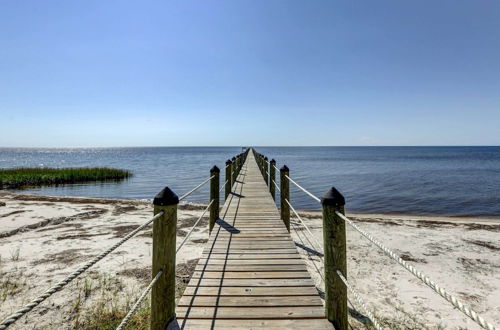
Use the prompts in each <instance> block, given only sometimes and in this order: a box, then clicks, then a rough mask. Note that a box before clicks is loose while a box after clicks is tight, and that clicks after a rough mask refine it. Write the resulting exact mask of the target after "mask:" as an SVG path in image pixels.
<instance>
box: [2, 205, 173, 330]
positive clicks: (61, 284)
mask: <svg viewBox="0 0 500 330" xmlns="http://www.w3.org/2000/svg"><path fill="white" fill-rule="evenodd" d="M163 214H164V211H160V212H158V214H157V215H155V216H154V217H153V218H151V219H150V220H148V221H146V222H145V223H143V224H142V225H140V226H139V227H137V228H136V229H134V230H133V231H131V232H130V233H129V234H128V235H127V236H125V237H124V238H122V239H121V240H120V241H118V242H117V243H115V244H113V245H112V246H111V247H109V248H108V249H106V250H105V251H104V252H102V253H101V254H99V255H98V256H96V257H95V258H93V259H92V260H90V261H88V262H87V263H85V264H84V265H82V266H80V267H78V268H77V269H76V270H75V271H74V272H72V273H71V274H69V275H68V276H67V277H66V278H65V279H63V280H62V281H60V282H59V283H57V284H56V285H54V286H53V287H51V288H50V289H48V290H47V291H45V292H44V293H43V294H41V295H40V296H38V297H37V298H36V299H34V300H32V301H31V302H30V303H29V304H27V305H25V306H23V307H22V308H21V309H19V310H17V311H16V312H15V313H13V314H12V315H10V316H9V317H7V318H6V319H5V320H3V321H2V323H0V330H4V329H7V327H8V326H10V325H11V324H12V323H14V322H16V321H17V320H18V319H19V318H20V317H21V316H23V315H24V314H26V313H28V312H29V311H31V310H32V309H33V308H35V307H36V306H38V305H39V304H40V303H41V302H42V301H44V300H45V299H47V298H48V297H50V296H51V295H52V294H54V293H56V292H58V291H60V290H61V289H62V288H63V287H64V286H66V285H67V284H68V283H69V282H71V281H72V280H74V279H75V278H76V277H77V276H78V275H80V274H81V273H83V272H84V271H86V270H87V269H89V268H90V267H91V266H93V265H95V264H96V263H97V262H98V261H99V260H101V259H103V258H104V257H106V256H107V255H108V254H110V253H111V252H113V251H114V250H115V249H116V248H117V247H119V246H120V245H122V244H123V243H125V242H126V241H128V240H129V239H130V238H132V237H133V236H134V235H135V234H137V233H138V232H139V231H140V230H142V229H144V228H145V227H146V226H147V225H149V224H150V223H151V222H153V221H154V220H156V219H158V218H159V217H161V216H162V215H163Z"/></svg>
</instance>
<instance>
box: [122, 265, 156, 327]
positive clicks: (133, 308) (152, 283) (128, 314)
mask: <svg viewBox="0 0 500 330" xmlns="http://www.w3.org/2000/svg"><path fill="white" fill-rule="evenodd" d="M161 274H163V271H162V270H160V271H159V272H158V274H156V276H155V278H153V280H152V281H151V283H149V285H148V287H147V288H146V289H145V290H144V292H143V293H142V294H141V296H140V297H139V299H137V301H136V302H135V304H134V306H132V308H131V309H130V311H129V312H128V313H127V315H126V316H125V317H124V318H123V320H122V321H121V323H120V325H118V327H116V330H122V329H123V328H124V327H125V326H126V325H127V323H128V321H130V318H131V317H132V315H134V314H135V312H136V311H137V309H138V308H139V306H140V305H141V303H142V301H143V300H144V298H146V295H147V294H148V293H149V291H151V289H152V288H153V285H154V284H155V283H156V281H158V279H159V278H160V276H161Z"/></svg>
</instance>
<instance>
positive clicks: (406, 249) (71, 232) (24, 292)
mask: <svg viewBox="0 0 500 330" xmlns="http://www.w3.org/2000/svg"><path fill="white" fill-rule="evenodd" d="M203 209H204V206H203V205H196V204H182V205H180V207H179V225H178V232H177V234H178V241H180V240H181V239H182V238H183V237H184V236H185V235H186V233H187V231H188V230H189V229H190V228H191V226H192V225H193V223H194V221H196V219H197V218H198V217H199V216H200V215H201V212H202V210H203ZM347 214H348V215H349V216H350V217H351V218H352V219H353V220H355V221H356V222H357V223H358V225H359V226H361V227H362V228H363V229H365V230H366V231H369V232H370V233H372V234H373V235H374V236H376V237H377V238H378V239H379V240H380V241H382V242H384V243H385V244H386V245H387V246H388V247H389V248H391V249H393V250H395V251H396V252H397V253H399V254H400V255H401V256H402V257H403V259H404V260H407V261H408V262H410V263H411V264H413V265H414V266H415V267H417V269H419V270H421V271H422V272H424V273H425V274H427V275H428V276H429V277H430V278H431V279H433V280H434V281H435V282H436V283H438V284H439V285H441V286H443V287H444V288H445V289H446V290H448V291H449V292H450V293H452V294H453V295H455V296H456V297H457V298H459V299H461V300H462V301H463V302H464V303H466V304H468V305H469V306H471V307H472V308H473V309H474V310H475V311H476V312H478V313H479V314H481V315H482V316H483V317H484V318H486V319H487V320H489V321H490V322H492V323H494V324H498V323H499V322H500V304H499V302H500V271H499V270H500V243H499V242H500V240H499V235H500V220H499V219H485V218H480V219H477V218H465V217H460V218H456V217H430V216H405V215H376V214H350V213H347ZM300 215H301V216H302V217H303V219H304V221H306V223H307V224H308V225H309V227H310V228H311V230H312V232H313V234H314V235H315V237H316V240H318V241H319V242H322V230H321V221H322V220H321V213H320V212H317V211H303V212H300ZM151 216H152V206H151V205H150V204H149V203H146V202H139V201H127V200H102V199H93V198H73V197H71V198H70V197H48V196H34V195H22V194H11V193H1V194H0V256H1V259H0V319H3V318H5V317H6V316H7V315H8V314H10V313H11V312H13V311H15V310H16V309H17V308H19V307H20V306H22V305H23V304H25V303H27V302H29V301H30V300H31V299H32V298H34V297H35V296H37V295H38V294H40V293H42V292H43V291H44V290H46V289H47V288H48V287H50V286H51V285H53V284H54V283H56V282H57V281H58V280H60V279H62V278H64V277H65V276H66V275H67V274H69V273H70V272H71V271H72V270H73V269H75V268H76V267H78V265H79V264H81V263H83V262H85V261H87V260H89V259H90V258H91V257H93V256H95V255H97V254H98V253H99V252H101V251H102V250H103V249H105V248H107V247H108V246H110V245H112V244H113V243H115V242H117V241H118V240H119V239H120V238H122V237H124V236H125V235H126V234H127V233H128V232H130V231H131V230H133V229H135V228H136V227H137V226H138V225H140V224H142V223H143V222H145V221H146V220H148V219H149V218H151ZM295 220H296V219H292V221H294V223H295V222H296V221H295ZM293 227H294V230H292V235H293V237H294V240H295V241H296V243H297V248H298V250H299V251H300V253H301V254H302V255H303V256H304V259H305V260H306V262H307V265H308V268H309V270H310V273H311V275H312V276H313V277H314V279H315V280H316V284H317V286H318V289H319V290H320V291H321V289H322V287H323V283H322V281H321V278H320V276H319V275H318V272H317V270H319V271H321V270H322V267H321V262H320V260H321V259H320V257H319V256H317V255H316V254H317V253H315V252H314V251H311V250H310V249H306V247H307V248H311V247H313V248H316V250H320V248H318V247H317V246H316V245H317V244H316V242H315V241H314V240H311V239H309V238H308V236H306V235H305V233H306V232H305V231H304V230H303V228H302V227H297V226H296V225H295V226H293ZM207 236H208V230H207V221H206V220H205V221H203V222H202V223H201V225H200V226H199V227H198V228H197V229H196V230H195V231H194V233H193V235H192V236H191V238H190V240H189V242H188V243H187V244H186V245H185V247H184V248H183V249H182V250H181V251H180V252H179V254H178V255H177V264H178V272H177V273H178V274H177V277H178V287H179V289H178V291H179V292H178V294H179V295H180V294H181V292H182V290H183V284H184V283H186V282H187V281H188V279H189V276H190V273H191V272H192V270H193V267H194V265H195V264H196V262H197V258H199V256H200V254H201V252H202V250H203V247H204V245H205V242H206V240H207V238H208V237H207ZM347 237H348V279H349V281H350V282H351V283H352V284H353V286H354V287H355V288H356V290H357V291H358V292H359V293H360V295H361V296H362V297H363V298H364V300H365V301H366V303H367V305H368V306H369V307H370V308H372V310H374V311H375V314H376V315H377V316H378V317H379V318H380V319H381V320H382V323H383V324H384V327H386V328H391V329H422V328H428V329H479V327H478V326H477V325H476V324H475V323H473V322H472V321H471V320H469V319H468V318H467V317H466V316H464V315H463V314H462V313H460V312H459V311H457V310H454V309H453V307H452V306H451V305H449V304H448V303H447V302H446V301H445V300H444V299H442V298H441V297H440V296H438V295H437V294H435V293H434V292H433V291H432V290H431V289H430V288H428V287H426V286H425V285H424V284H423V283H421V282H420V281H419V280H418V279H417V278H415V277H413V276H412V275H411V274H410V273H408V272H407V271H406V270H405V269H403V268H402V267H400V266H399V265H398V264H397V263H396V262H394V261H392V260H390V259H389V258H387V257H386V256H385V255H384V254H383V252H382V251H380V250H378V249H377V248H376V247H375V246H373V245H371V244H370V242H369V241H368V240H366V239H365V238H363V237H362V236H361V235H360V234H358V233H357V232H356V231H354V230H353V229H352V228H348V230H347ZM150 266H151V228H147V229H145V230H144V231H143V232H141V233H139V234H138V235H137V236H136V237H134V238H132V239H131V240H130V241H128V242H126V243H125V244H124V245H122V246H121V247H119V248H118V249H117V250H116V251H115V252H113V253H112V254H111V255H110V256H108V257H107V258H105V259H104V260H102V261H100V262H99V263H97V264H96V265H95V266H93V267H92V268H90V269H89V271H87V272H86V273H84V274H83V275H82V276H80V277H79V278H77V279H76V280H75V281H73V282H72V283H71V284H69V285H68V286H67V287H66V288H65V289H63V290H62V291H60V292H58V293H56V294H54V295H53V296H52V297H51V298H49V299H47V300H46V301H45V302H43V303H42V304H40V306H38V307H36V308H35V309H34V310H33V311H32V312H31V313H30V314H28V316H27V317H24V318H22V319H21V320H20V321H19V322H17V323H16V324H15V325H14V326H12V327H11V329H56V328H58V329H76V328H78V329H96V328H98V325H97V324H98V323H96V322H97V321H98V320H99V319H100V318H102V317H111V316H117V317H118V316H120V315H124V314H123V313H126V311H127V310H128V307H129V306H130V305H131V304H132V303H133V302H134V300H135V298H136V297H137V296H138V295H139V294H140V292H141V290H142V289H143V288H144V287H145V286H146V285H147V284H148V282H149V279H150V277H151V274H150ZM351 301H353V299H351ZM103 315H104V316H103ZM359 320H362V317H361V316H360V315H358V314H356V312H354V311H352V312H351V318H350V322H351V324H352V326H353V328H355V329H358V328H364V327H363V324H362V323H361V322H359Z"/></svg>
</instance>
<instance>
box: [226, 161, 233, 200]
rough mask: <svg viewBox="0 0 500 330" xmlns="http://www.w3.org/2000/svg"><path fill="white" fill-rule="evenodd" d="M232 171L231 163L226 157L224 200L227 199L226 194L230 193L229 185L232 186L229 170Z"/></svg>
mask: <svg viewBox="0 0 500 330" xmlns="http://www.w3.org/2000/svg"><path fill="white" fill-rule="evenodd" d="M232 171H233V163H232V162H231V161H230V160H229V159H228V160H226V187H225V190H224V200H227V196H229V194H230V193H231V187H232V186H233V184H232V182H233V176H232V175H231V172H232Z"/></svg>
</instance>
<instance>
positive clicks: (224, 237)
mask: <svg viewBox="0 0 500 330" xmlns="http://www.w3.org/2000/svg"><path fill="white" fill-rule="evenodd" d="M176 314H177V324H178V327H180V328H181V329H225V328H231V329H261V328H272V329H299V328H300V329H302V328H309V329H328V328H333V327H332V325H331V323H329V322H328V321H327V320H326V318H325V311H324V307H323V303H322V301H321V299H320V297H319V295H318V292H317V290H316V288H315V286H314V282H313V281H312V279H311V277H310V275H309V273H308V272H307V269H306V266H305V264H304V262H303V261H302V259H301V257H300V255H299V254H298V252H297V249H296V247H295V245H294V242H293V241H292V238H291V236H290V235H289V233H288V231H287V230H286V227H285V225H284V224H283V221H282V220H281V219H280V214H279V211H278V209H277V207H276V205H275V203H274V200H273V199H272V197H271V195H270V193H269V188H268V187H267V185H266V184H265V182H264V179H263V177H262V175H261V173H260V171H259V169H258V166H257V163H256V162H255V157H254V155H253V153H252V152H250V153H249V154H248V157H247V160H246V162H245V164H244V166H243V168H242V170H241V172H240V174H239V176H238V180H237V182H236V183H235V184H234V186H233V187H232V191H231V194H230V196H229V197H228V199H227V201H226V203H225V204H224V207H223V209H222V211H221V219H219V220H218V221H217V224H216V226H215V227H214V230H213V231H212V233H211V235H210V239H209V241H208V242H207V246H206V247H205V249H204V251H203V255H202V257H201V259H200V260H199V262H198V264H197V266H196V268H195V272H194V274H193V277H192V278H191V280H190V281H189V283H188V285H187V287H186V290H185V291H184V295H183V296H182V298H181V299H180V300H179V302H178V304H177V308H176Z"/></svg>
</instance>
